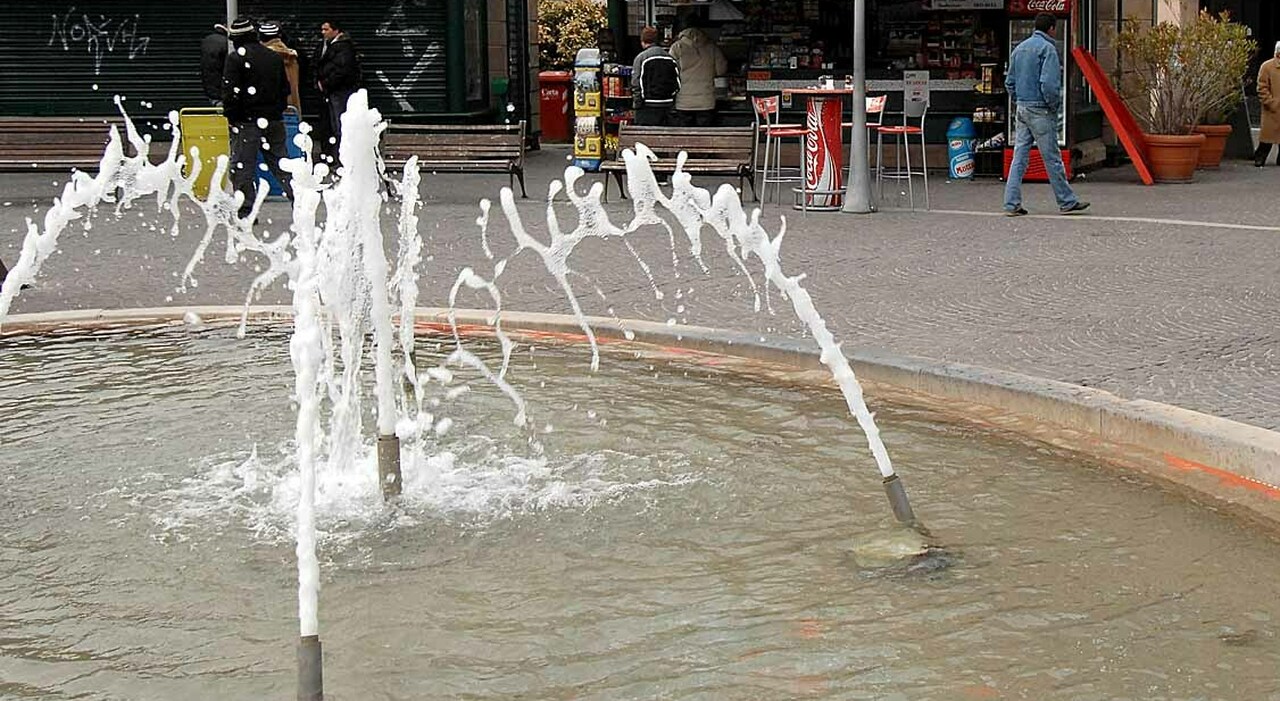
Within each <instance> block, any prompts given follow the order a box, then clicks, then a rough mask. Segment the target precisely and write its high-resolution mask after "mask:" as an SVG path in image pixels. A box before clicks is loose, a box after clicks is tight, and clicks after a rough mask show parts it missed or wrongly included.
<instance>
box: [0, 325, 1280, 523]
mask: <svg viewBox="0 0 1280 701" xmlns="http://www.w3.org/2000/svg"><path fill="white" fill-rule="evenodd" d="M189 312H191V313H195V314H197V315H199V316H200V317H201V318H202V319H204V320H205V321H213V320H217V321H230V320H239V318H240V316H241V313H242V312H243V307H240V306H207V307H187V308H172V307H161V308H152V309H119V310H78V311H63V312H53V313H42V314H20V315H13V316H10V317H9V319H8V320H7V321H6V323H5V324H4V326H3V328H0V332H3V333H5V334H10V333H23V332H41V331H49V330H53V329H57V328H61V327H65V326H66V325H69V324H74V325H76V326H90V327H95V326H96V327H110V326H116V325H129V326H133V325H138V324H145V323H149V322H152V323H157V324H168V323H174V322H181V321H182V319H183V317H184V316H185V315H186V314H187V313H189ZM417 315H418V317H417V320H416V325H417V327H418V328H419V329H421V330H428V329H435V330H445V329H447V328H448V325H449V312H448V310H445V309H438V308H420V309H418V310H417ZM290 316H291V310H290V308H289V307H285V306H271V307H268V306H259V307H253V308H252V309H251V311H250V317H251V318H252V319H254V320H259V321H260V320H278V321H283V320H286V319H288V318H289V317H290ZM455 318H456V321H457V323H458V325H459V326H461V327H466V331H467V332H468V333H490V332H492V325H493V322H494V314H493V313H492V312H490V311H482V310H459V311H458V312H457V313H456V317H455ZM501 321H502V329H503V330H504V331H505V332H507V333H510V334H512V335H526V336H533V337H537V336H539V335H541V336H544V337H549V338H553V339H558V340H561V341H564V342H579V343H580V342H582V341H584V340H585V335H584V333H583V330H582V329H581V327H580V326H579V325H578V321H577V319H575V318H574V317H571V316H566V315H558V314H542V313H529V312H503V313H502V317H501ZM588 322H589V324H590V325H591V329H592V332H593V333H594V334H595V335H596V337H597V339H598V340H599V341H600V344H601V345H602V346H606V345H614V344H623V343H635V344H644V345H647V346H653V347H657V348H656V350H661V351H667V352H673V353H679V354H680V355H681V356H684V357H690V356H696V355H698V354H706V355H708V356H719V357H723V358H730V359H738V360H740V361H750V362H753V363H756V364H761V363H763V364H765V365H768V366H772V367H773V368H774V369H775V370H776V369H778V368H779V367H780V366H781V367H785V368H788V369H792V370H801V371H804V376H803V380H805V381H807V382H817V383H822V384H830V376H829V373H828V372H827V370H826V368H825V367H824V366H823V365H822V364H821V363H820V361H819V359H818V352H817V350H818V349H817V347H816V344H814V343H813V342H812V341H811V340H808V339H793V338H781V337H765V336H761V335H760V334H755V333H746V332H741V331H730V330H724V329H715V328H708V327H699V326H679V325H668V324H660V323H655V322H647V321H634V320H621V321H619V320H615V319H605V318H599V317H588ZM628 332H630V334H631V337H630V338H627V333H628ZM849 359H850V361H851V362H852V363H853V367H854V371H855V372H856V373H857V375H858V377H859V378H860V379H861V380H862V382H863V384H864V385H865V386H866V387H867V389H868V394H869V395H870V396H871V398H872V403H873V404H874V401H875V400H876V399H889V400H892V401H898V402H903V403H908V404H913V405H916V406H923V407H924V408H927V409H932V410H934V411H937V412H940V413H942V414H944V415H945V416H947V417H949V418H952V419H960V420H963V421H966V422H970V423H978V424H981V425H983V426H987V427H991V428H995V429H997V430H1001V431H1012V432H1014V433H1017V434H1020V435H1022V436H1025V437H1028V438H1031V439H1033V440H1036V441H1040V442H1045V443H1049V444H1052V445H1054V446H1057V447H1060V448H1065V449H1068V450H1074V451H1078V452H1083V453H1086V454H1089V455H1091V456H1094V457H1096V458H1100V459H1102V460H1103V461H1105V462H1107V463H1110V464H1113V465H1117V466H1119V467H1122V468H1127V469H1130V470H1136V471H1138V472H1141V473H1143V474H1146V475H1148V476H1150V477H1153V478H1155V479H1157V480H1158V481H1160V482H1163V483H1166V484H1168V485H1170V486H1174V487H1175V488H1179V491H1183V492H1184V493H1188V494H1189V495H1190V496H1191V497H1192V498H1193V499H1197V500H1200V499H1198V498H1199V497H1206V498H1207V500H1208V502H1209V503H1210V504H1212V505H1214V506H1218V507H1224V508H1226V509H1227V510H1229V511H1232V512H1234V513H1237V514H1238V515H1242V516H1245V517H1248V518H1250V520H1253V521H1256V522H1258V523H1260V524H1262V525H1264V526H1266V527H1268V528H1269V529H1271V530H1273V531H1276V532H1280V433H1277V432H1274V431H1269V430H1266V429H1263V428H1258V427H1255V426H1249V425H1247V424H1243V423H1240V422H1237V421H1232V420H1230V419H1224V418H1220V417H1216V416H1210V415H1208V414H1202V413H1199V412H1195V411H1190V410H1187V409H1182V408H1179V407H1175V406H1170V405H1167V404H1160V403H1157V402H1151V401H1147V400H1130V399H1124V398H1122V397H1118V396H1116V395H1114V394H1111V393H1110V392H1106V391H1103V390H1098V389H1092V388H1089V387H1081V386H1077V385H1071V384H1067V383H1063V382H1056V381H1053V380H1046V379H1041V378H1036V377H1031V376H1028V375H1021V374H1018V373H1013V372H1006V371H1003V370H994V369H990V368H983V367H978V366H972V365H963V364H956V363H944V362H939V361H934V360H929V359H926V358H918V357H912V356H903V355H897V354H894V353H889V352H885V351H876V350H859V351H855V352H853V353H851V354H849ZM791 376H792V377H794V373H792V374H791ZM873 409H874V406H873ZM890 449H891V450H892V446H890ZM907 478H908V479H909V475H908V476H907ZM1064 496H1066V497H1069V495H1064Z"/></svg>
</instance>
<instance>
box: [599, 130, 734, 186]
mask: <svg viewBox="0 0 1280 701" xmlns="http://www.w3.org/2000/svg"><path fill="white" fill-rule="evenodd" d="M636 144H644V145H645V146H647V147H649V150H650V151H653V153H654V155H655V156H657V157H658V160H656V161H651V162H650V167H651V168H653V172H654V173H656V174H666V175H669V174H671V173H673V172H675V169H676V157H677V156H679V155H680V152H681V151H683V152H684V153H686V154H688V160H686V161H685V163H684V172H686V173H690V174H693V175H725V176H729V177H736V178H738V189H739V190H741V189H742V181H743V180H746V181H748V182H750V183H751V194H752V196H753V197H755V199H756V201H757V202H758V201H759V200H760V196H759V195H758V194H757V193H756V173H755V168H754V165H753V164H754V163H755V160H756V128H755V127H754V126H751V125H747V126H741V127H641V126H636V125H634V124H623V125H622V126H621V127H620V128H619V130H618V157H617V158H616V159H614V160H611V161H605V162H604V163H601V164H600V170H601V172H603V173H606V175H605V179H604V197H605V199H606V200H607V199H608V198H609V176H608V173H613V175H614V177H615V178H616V179H617V181H618V188H619V189H622V174H623V173H625V172H626V170H627V164H626V163H625V162H624V161H623V160H622V151H623V149H634V148H635V146H636ZM622 196H623V197H626V191H625V190H624V191H623V194H622Z"/></svg>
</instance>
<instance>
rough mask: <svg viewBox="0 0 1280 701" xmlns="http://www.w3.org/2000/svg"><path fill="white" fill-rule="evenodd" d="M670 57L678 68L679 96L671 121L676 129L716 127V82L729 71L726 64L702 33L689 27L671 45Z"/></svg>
mask: <svg viewBox="0 0 1280 701" xmlns="http://www.w3.org/2000/svg"><path fill="white" fill-rule="evenodd" d="M671 57H672V58H674V59H675V60H676V63H677V64H678V65H679V66H680V92H679V93H678V94H677V95H676V109H675V112H673V113H672V115H671V121H672V122H673V123H674V124H675V126H679V127H710V126H715V124H716V78H717V77H718V76H722V75H724V74H725V73H726V72H727V71H728V70H729V61H728V60H727V59H726V58H725V57H724V52H722V51H721V50H720V47H718V46H716V45H715V42H713V41H711V37H708V36H707V35H706V33H705V32H703V31H702V30H701V29H699V28H697V27H689V28H688V29H686V30H684V31H683V32H680V36H679V37H677V38H676V40H675V42H673V43H672V44H671Z"/></svg>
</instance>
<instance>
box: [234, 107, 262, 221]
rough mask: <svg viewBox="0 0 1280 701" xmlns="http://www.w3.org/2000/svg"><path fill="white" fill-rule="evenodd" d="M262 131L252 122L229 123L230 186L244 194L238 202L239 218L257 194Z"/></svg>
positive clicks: (248, 210) (247, 212)
mask: <svg viewBox="0 0 1280 701" xmlns="http://www.w3.org/2000/svg"><path fill="white" fill-rule="evenodd" d="M261 140H262V133H261V131H260V130H259V129H258V125H257V124H255V123H253V122H237V123H235V124H232V125H231V186H232V187H233V188H234V189H235V191H236V192H239V193H240V194H242V195H244V201H243V202H241V204H240V210H239V212H238V213H239V215H240V217H241V218H243V217H246V216H248V214H249V212H250V210H252V209H253V201H254V199H255V198H256V197H257V194H258V183H257V170H258V148H259V146H260V142H261Z"/></svg>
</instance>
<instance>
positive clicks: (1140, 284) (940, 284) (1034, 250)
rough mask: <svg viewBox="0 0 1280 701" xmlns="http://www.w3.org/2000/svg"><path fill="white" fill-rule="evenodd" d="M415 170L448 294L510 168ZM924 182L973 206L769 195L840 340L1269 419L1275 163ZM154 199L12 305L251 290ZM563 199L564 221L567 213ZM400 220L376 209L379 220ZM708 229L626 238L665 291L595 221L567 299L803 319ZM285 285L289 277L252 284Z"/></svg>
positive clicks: (6, 247) (1272, 417)
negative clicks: (698, 246)
mask: <svg viewBox="0 0 1280 701" xmlns="http://www.w3.org/2000/svg"><path fill="white" fill-rule="evenodd" d="M564 157H565V151H564V150H562V149H547V150H544V151H542V152H539V153H536V154H534V155H532V156H531V158H530V174H529V182H530V192H531V193H533V194H534V197H533V198H531V199H530V200H527V201H523V202H521V203H520V205H519V206H520V210H521V214H522V216H523V217H524V219H525V223H526V225H527V226H528V227H529V228H530V230H531V231H533V232H535V233H544V232H545V223H544V221H543V217H544V216H545V213H544V204H543V203H542V202H541V201H539V200H538V199H537V198H538V197H539V196H541V195H542V194H544V193H545V192H546V183H547V182H548V181H549V180H550V179H551V178H552V177H554V176H556V175H558V173H559V170H560V169H561V168H562V166H563V163H564V160H563V159H564ZM55 179H56V178H54V177H51V176H34V175H29V174H8V175H0V205H2V206H0V258H3V259H4V260H5V261H6V262H10V263H12V261H13V260H14V259H16V257H17V250H18V247H19V245H20V241H21V232H22V231H23V230H24V225H23V223H22V221H23V218H24V217H26V216H32V215H36V214H38V211H39V210H42V209H43V207H44V206H45V204H46V203H47V201H48V200H49V198H50V197H51V196H52V195H53V194H54V188H53V186H52V181H53V180H55ZM424 180H425V183H424V193H426V196H427V200H426V204H425V205H424V207H423V210H422V212H421V220H422V229H423V232H424V234H425V235H426V239H427V246H428V248H429V250H430V252H431V255H432V258H431V259H430V261H429V262H428V263H427V269H426V280H425V281H424V290H423V296H422V303H423V304H427V305H443V304H444V303H445V301H446V298H447V293H448V289H449V287H450V286H451V285H452V282H453V280H454V277H455V275H456V273H457V271H458V270H459V269H460V268H461V267H462V266H464V265H471V266H474V267H475V268H476V269H477V270H478V271H480V272H481V273H482V274H484V273H487V272H488V271H491V269H492V264H491V263H490V262H488V261H487V259H486V258H485V257H484V255H483V252H482V247H481V244H480V234H479V232H478V230H477V228H476V226H475V224H474V220H475V217H476V214H477V208H476V206H475V202H476V201H477V200H478V199H479V198H480V197H482V196H490V197H493V196H495V195H496V192H497V189H498V188H499V187H501V186H502V185H505V178H493V177H487V178H486V177H480V176H476V177H471V176H443V177H432V176H430V175H427V176H425V177H424ZM931 185H932V195H933V207H934V209H935V210H966V211H972V212H976V213H979V214H973V215H969V214H956V213H940V212H934V213H925V212H916V213H911V212H903V211H885V212H881V213H879V214H876V215H874V216H857V215H840V214H809V215H808V216H807V217H802V216H800V214H799V213H798V212H794V213H793V212H790V211H788V210H784V209H781V208H778V207H777V206H769V207H767V208H766V211H765V218H766V220H768V221H769V222H770V223H769V225H768V228H769V229H771V230H775V231H776V229H777V221H778V215H779V214H784V213H785V214H786V215H788V220H789V223H790V228H789V231H788V233H787V236H786V239H785V243H784V245H783V249H782V250H783V255H784V268H785V270H786V271H787V272H788V273H791V274H795V273H800V272H804V273H806V274H807V278H806V280H805V285H806V286H807V287H808V289H809V290H810V292H811V293H812V295H813V297H814V300H815V302H816V303H817V305H818V307H819V309H820V310H821V311H822V312H823V314H824V316H825V318H826V319H827V322H828V324H829V326H830V327H831V329H832V330H833V331H834V332H835V333H836V335H837V337H838V338H840V339H841V340H843V341H844V342H845V344H846V346H848V347H871V348H881V349H887V350H891V351H894V352H898V353H905V354H911V355H920V356H926V357H930V358H935V359H940V360H947V361H954V362H962V363H971V364H976V365H983V366H988V367H994V368H1000V369H1005V370H1013V371H1017V372H1022V373H1027V374H1031V375H1037V376H1042V377H1049V378H1052V379H1057V380H1062V381H1066V382H1072V383H1076V384H1082V385H1087V386H1091V387H1099V388H1102V389H1105V390H1108V391H1111V392H1115V393H1117V394H1120V395H1122V396H1126V397H1131V398H1144V399H1151V400H1155V401H1160V402H1167V403H1171V404H1176V405H1179V406H1184V407H1187V408H1190V409H1195V410H1197V411H1203V412H1207V413H1211V414H1217V415H1220V416H1226V417H1229V418H1233V419H1236V420H1239V421H1243V422H1246V423H1251V424H1255V425H1258V426H1263V427H1266V428H1271V429H1277V428H1280V360H1278V359H1277V356H1278V355H1280V332H1278V331H1277V328H1276V322H1275V319H1276V316H1277V310H1280V252H1277V245H1276V244H1277V241H1280V197H1276V195H1275V194H1274V193H1277V192H1280V168H1266V169H1261V170H1258V169H1254V168H1252V167H1250V166H1244V165H1235V164H1232V165H1228V166H1227V167H1225V168H1224V169H1223V170H1222V171H1221V172H1217V173H1209V174H1205V175H1202V176H1201V178H1200V180H1199V182H1197V183H1195V184H1191V185H1179V186H1173V185H1167V186H1160V187H1154V188H1149V187H1143V186H1141V185H1140V184H1136V177H1134V176H1133V175H1132V171H1131V170H1128V169H1114V170H1110V171H1102V172H1099V173H1095V174H1091V175H1090V176H1088V177H1087V178H1086V179H1085V180H1084V181H1083V182H1081V183H1078V189H1079V191H1080V193H1081V196H1082V197H1083V198H1085V199H1088V200H1091V201H1092V202H1093V203H1094V204H1093V209H1092V210H1091V216H1087V217H1074V218H1073V217H1060V216H1056V215H1055V216H1047V217H1024V218H1019V219H1006V218H1004V217H999V216H986V214H990V213H993V212H995V211H996V210H998V209H999V203H1000V190H1001V187H1002V186H1001V184H1000V183H999V182H995V181H978V182H973V183H947V182H946V180H945V179H944V178H941V177H937V178H934V179H933V180H932V182H931ZM890 204H892V203H890ZM1026 204H1027V207H1028V208H1029V209H1031V210H1032V211H1033V212H1046V211H1052V207H1053V204H1052V201H1051V197H1050V195H1049V192H1048V188H1047V186H1043V185H1033V186H1030V189H1029V190H1028V193H1027V202H1026ZM154 211H155V210H154V204H153V203H144V204H142V205H140V206H137V207H135V208H134V210H133V211H131V212H128V213H126V214H125V215H124V216H123V217H122V218H121V219H116V218H115V217H114V216H113V215H107V214H101V215H99V216H98V217H96V218H95V222H94V226H93V229H92V231H90V232H88V234H86V233H85V232H83V231H82V230H81V229H80V228H78V227H73V228H72V229H70V230H68V232H67V233H66V234H64V237H65V238H64V239H63V241H62V245H61V247H60V249H61V250H60V251H59V253H58V254H56V255H55V256H54V257H53V258H51V259H50V262H49V263H48V264H46V268H45V271H44V275H43V276H42V278H41V279H40V281H39V283H38V285H37V286H36V288H34V289H32V290H29V291H28V292H26V293H24V294H23V296H22V297H21V298H20V299H19V300H18V302H17V304H16V305H15V308H14V311H15V312H31V311H42V310H49V309H61V308H93V307H126V306H153V305H185V304H205V303H230V304H237V303H240V302H242V301H243V298H244V291H245V290H246V289H247V288H248V283H249V281H250V280H251V279H252V276H253V270H252V269H250V268H248V267H245V266H241V267H238V268H233V267H230V266H227V265H225V264H224V263H223V262H222V253H221V249H220V248H219V246H217V245H215V246H213V247H211V249H210V252H209V254H208V256H207V257H206V260H205V262H204V264H203V265H202V266H201V268H200V270H199V280H200V284H199V286H198V287H197V288H194V289H191V290H188V291H187V292H186V293H178V292H177V291H175V289H174V288H175V286H176V283H177V278H176V275H177V273H178V272H179V271H180V270H181V269H182V268H183V267H184V266H185V264H186V261H187V259H188V258H189V256H190V254H191V251H192V250H193V249H194V247H195V243H196V241H197V239H198V237H199V235H200V232H199V231H198V230H197V229H196V227H195V226H194V219H189V220H187V221H188V223H186V224H184V225H183V227H181V231H180V234H179V236H178V237H177V238H176V239H175V238H172V237H171V236H170V234H169V232H168V228H167V226H164V225H161V226H156V225H155V223H154V222H155V221H156V220H155V218H154ZM610 211H612V212H615V213H617V219H616V220H621V219H622V217H623V216H624V215H625V214H626V213H627V212H628V211H629V204H627V203H621V202H612V203H611V204H610ZM561 216H562V217H563V218H564V219H565V220H566V225H567V224H569V223H572V220H573V216H572V214H571V213H569V212H562V215H561ZM267 217H268V218H271V219H281V220H283V219H284V218H285V217H287V207H286V205H283V204H270V205H269V210H268V212H267ZM1148 219H1162V220H1164V219H1169V220H1191V221H1199V222H1215V223H1217V224H1219V226H1190V225H1173V224H1169V223H1166V222H1161V221H1147V220H1148ZM494 220H495V222H498V221H499V217H498V216H497V213H496V210H495V216H494ZM392 222H393V218H392V217H388V223H387V226H386V228H385V230H386V231H388V232H390V231H391V230H392V228H393V223H392ZM1221 225H1237V226H1248V227H1255V228H1230V227H1228V226H1221ZM1273 226H1276V227H1277V228H1274V229H1272V228H1270V227H1273ZM276 227H278V223H275V222H273V223H270V224H268V225H266V227H265V228H267V229H272V228H276ZM707 235H708V237H709V238H707V239H706V241H707V245H706V246H705V251H706V253H705V258H706V261H707V264H708V266H709V267H710V272H709V273H705V274H704V273H703V272H701V271H700V270H699V269H698V268H697V266H696V265H695V264H694V263H693V261H692V260H691V259H690V257H689V256H688V254H687V246H686V245H684V244H680V243H679V239H678V245H677V252H678V254H679V261H678V265H677V266H675V267H673V263H672V254H671V252H670V248H669V246H668V242H667V235H666V233H665V232H664V231H662V230H661V229H650V230H646V231H643V232H639V233H638V234H636V235H634V236H632V237H629V238H628V240H629V241H631V242H632V247H633V248H634V250H635V255H636V256H638V257H639V258H641V259H642V260H644V262H645V263H646V264H647V265H648V266H650V268H651V270H652V272H653V275H654V276H655V278H656V279H657V280H658V281H659V282H658V285H657V287H658V288H659V290H661V292H662V295H661V299H659V296H658V294H657V293H655V290H654V287H653V285H651V284H650V282H649V280H648V279H647V278H646V276H645V275H644V273H643V272H642V271H641V269H640V267H639V266H638V265H637V264H636V262H635V258H634V257H633V254H632V253H631V252H630V251H628V249H627V248H626V246H624V245H623V244H622V243H621V242H619V241H617V240H608V241H599V240H589V241H587V242H585V243H584V244H583V245H582V246H580V247H579V249H577V250H576V251H575V254H574V257H573V259H572V266H573V268H574V270H575V273H576V274H575V276H574V277H573V278H572V282H573V284H574V285H575V287H576V289H577V291H578V294H579V299H580V300H581V301H582V302H583V305H584V307H586V309H587V311H588V312H589V313H596V314H608V313H609V310H610V309H611V310H612V311H613V313H616V314H617V315H619V316H622V317H634V318H642V319H650V320H658V321H664V320H667V319H674V320H676V321H678V322H681V323H692V324H703V325H715V326H727V327H734V328H742V329H755V330H759V331H760V332H761V333H771V334H791V335H794V334H799V333H801V329H800V327H799V325H798V324H797V323H795V322H794V320H793V318H792V314H791V311H790V307H789V305H788V304H787V303H786V302H785V301H783V300H781V299H779V298H778V297H777V296H776V294H775V295H773V296H772V297H771V302H772V306H773V309H774V311H775V313H773V314H770V313H768V312H767V311H765V312H762V313H761V314H755V313H754V312H753V297H752V295H751V290H750V287H749V284H748V282H747V280H746V279H745V278H744V277H743V276H742V275H741V274H739V273H737V272H736V270H735V268H734V267H733V265H732V264H731V262H730V259H729V258H728V256H727V254H726V253H725V252H724V250H723V247H722V246H721V245H720V244H719V243H718V241H713V238H714V237H711V235H710V234H709V233H708V234H707ZM490 243H491V245H492V247H493V249H494V251H495V253H496V254H497V255H498V256H499V257H503V256H508V255H511V253H512V252H513V248H514V246H513V243H512V240H511V238H510V236H509V235H508V234H507V232H506V230H505V227H504V226H502V225H500V224H498V223H495V225H494V227H493V230H492V231H491V232H490ZM757 281H759V277H758V276H757ZM501 286H502V288H503V291H504V304H505V306H506V307H507V308H509V309H521V310H536V311H552V312H565V311H568V308H569V307H568V304H567V303H566V301H565V299H564V296H563V294H562V293H561V292H560V290H559V289H558V288H557V287H556V284H555V282H554V280H552V279H551V278H550V277H549V276H548V275H547V274H546V273H545V272H543V270H542V268H541V263H540V262H539V261H538V260H537V259H536V257H535V256H534V255H533V254H532V253H530V252H525V253H523V254H521V255H520V256H518V257H516V258H515V259H513V260H512V261H511V263H510V264H509V265H508V267H507V269H506V271H505V272H504V274H503V276H502V280H501ZM286 300H287V293H286V292H285V291H284V290H283V289H279V288H277V289H274V290H271V291H269V292H268V293H267V294H266V295H265V296H264V298H263V299H262V301H264V302H269V303H273V302H283V301H286ZM480 302H481V300H479V298H468V299H464V300H462V301H461V302H460V304H461V305H462V306H476V305H478V304H480Z"/></svg>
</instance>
